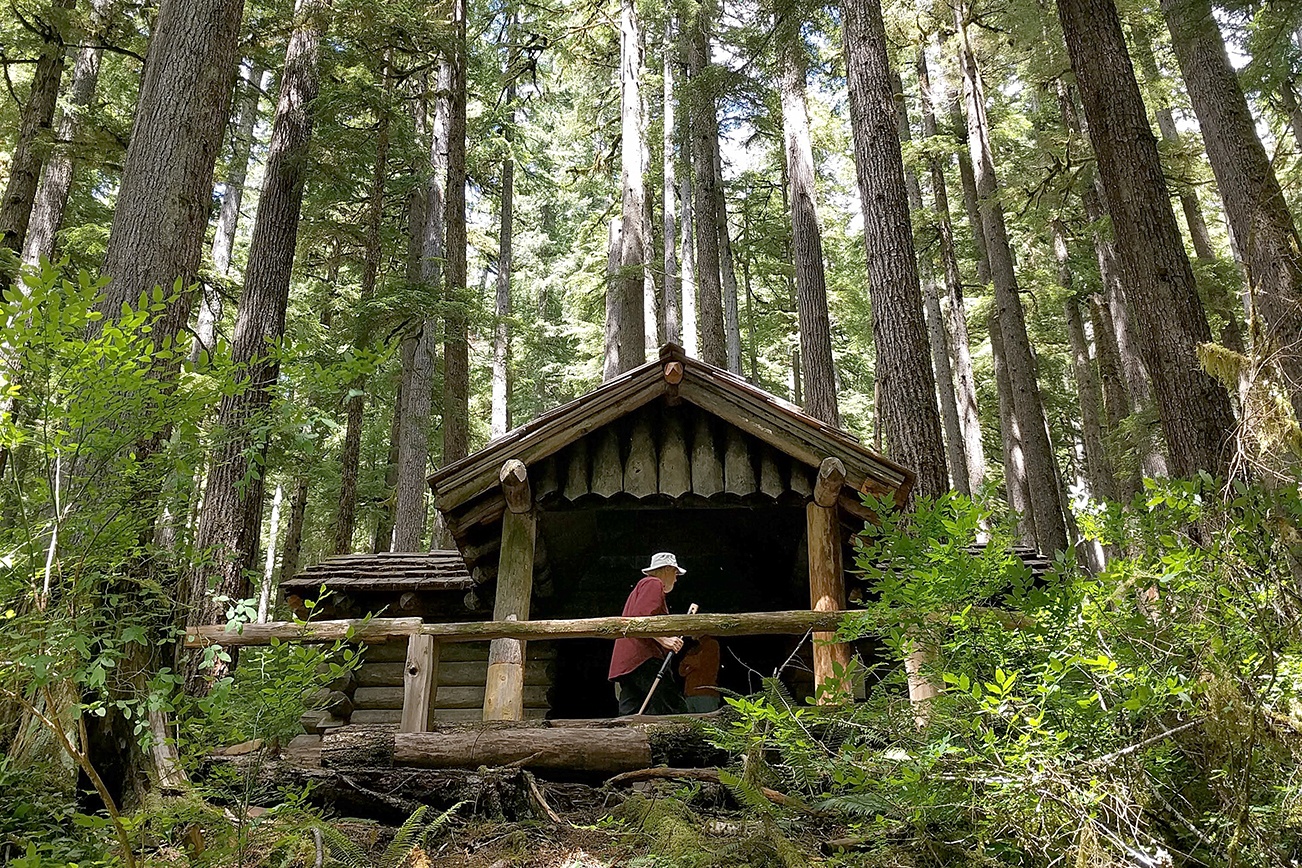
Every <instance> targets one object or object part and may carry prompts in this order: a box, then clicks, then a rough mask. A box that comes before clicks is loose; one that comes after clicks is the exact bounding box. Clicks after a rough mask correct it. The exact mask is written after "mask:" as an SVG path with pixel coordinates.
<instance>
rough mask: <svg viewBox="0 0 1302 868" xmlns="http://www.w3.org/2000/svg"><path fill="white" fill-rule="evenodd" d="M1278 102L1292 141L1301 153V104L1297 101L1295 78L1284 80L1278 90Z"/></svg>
mask: <svg viewBox="0 0 1302 868" xmlns="http://www.w3.org/2000/svg"><path fill="white" fill-rule="evenodd" d="M1279 102H1280V107H1281V108H1283V109H1284V113H1285V114H1286V115H1287V116H1288V126H1289V129H1290V130H1292V131H1293V141H1294V143H1296V144H1297V149H1298V151H1299V152H1302V102H1299V101H1298V97H1297V79H1296V78H1288V79H1285V80H1284V83H1283V85H1281V86H1280V89H1279Z"/></svg>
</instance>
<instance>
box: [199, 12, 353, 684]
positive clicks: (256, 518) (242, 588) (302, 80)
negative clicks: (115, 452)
mask: <svg viewBox="0 0 1302 868" xmlns="http://www.w3.org/2000/svg"><path fill="white" fill-rule="evenodd" d="M328 10H329V6H328V3H327V2H326V0H298V3H297V4H296V8H295V17H296V19H297V26H296V27H295V29H294V32H293V35H292V36H291V37H290V40H289V47H288V49H287V50H286V52H285V72H284V75H282V77H281V84H280V99H279V102H278V103H277V106H276V120H275V124H274V126H273V128H272V133H271V144H270V146H269V147H268V149H267V166H266V171H265V172H264V174H263V182H262V194H261V196H260V197H259V199H258V213H257V217H256V219H255V221H254V224H253V239H252V241H251V243H250V247H249V267H248V269H247V271H246V274H245V278H244V291H243V293H242V294H241V296H240V306H239V313H238V315H237V317H236V321H235V335H234V339H233V340H232V342H231V361H232V363H233V364H234V365H235V366H236V369H237V370H238V371H239V372H240V373H241V375H242V376H243V377H245V378H246V380H245V383H246V385H245V387H244V388H242V389H241V390H239V391H237V392H235V393H233V394H228V395H226V396H224V397H223V398H222V401H221V405H220V406H219V408H218V411H217V428H218V430H219V431H221V432H222V438H221V440H220V441H219V442H218V445H217V448H216V451H215V455H214V456H213V460H212V469H211V470H210V472H209V474H208V483H207V487H206V488H205V490H204V500H203V512H202V514H201V515H200V518H199V528H198V533H197V536H196V539H195V547H196V549H197V550H198V551H200V552H211V554H212V556H213V560H212V566H211V567H208V566H206V565H205V567H203V568H200V569H198V570H196V571H195V572H194V573H193V574H192V577H191V580H190V591H189V597H188V600H186V602H188V603H189V606H190V610H189V612H188V617H187V623H188V624H189V625H191V626H193V625H197V624H217V623H221V622H222V621H224V619H225V604H224V603H222V602H217V601H216V600H215V599H214V597H219V596H221V597H225V598H227V599H234V600H241V599H244V598H246V597H248V596H249V591H250V588H249V581H248V574H249V573H250V572H251V571H252V570H253V568H254V563H255V560H256V558H257V555H258V548H259V547H258V541H259V537H260V535H261V530H262V500H263V489H264V485H265V477H264V473H263V468H264V467H265V466H266V465H265V461H264V460H263V459H265V457H266V454H267V446H268V440H267V437H268V434H269V432H270V430H271V428H272V426H271V425H270V424H269V422H270V418H269V417H270V413H271V405H272V396H273V390H274V388H275V385H276V381H277V379H278V377H279V374H280V362H279V359H278V358H277V355H276V353H274V352H268V350H269V348H273V347H275V346H276V345H277V344H278V342H279V341H280V340H281V338H282V337H283V336H284V333H285V309H286V305H287V303H288V301H289V286H290V277H291V276H292V274H293V267H294V249H295V245H296V243H297V240H298V220H299V210H300V208H301V207H302V204H303V185H304V181H305V179H306V169H307V167H308V165H309V163H308V152H309V148H310V145H311V140H312V120H313V118H312V101H313V100H314V99H315V98H316V95H317V90H318V78H317V48H318V45H319V43H320V38H321V32H322V29H323V28H324V26H325V21H326V16H327V15H328V14H329V13H328ZM269 345H270V347H269ZM187 689H188V690H189V691H190V692H191V693H192V694H197V693H201V692H203V691H204V690H205V689H206V688H205V683H204V679H201V678H198V677H197V673H196V672H195V671H194V670H191V673H190V677H189V679H188V680H187Z"/></svg>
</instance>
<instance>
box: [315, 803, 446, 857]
mask: <svg viewBox="0 0 1302 868" xmlns="http://www.w3.org/2000/svg"><path fill="white" fill-rule="evenodd" d="M464 804H465V802H457V803H456V804H455V805H453V806H452V807H450V808H448V809H447V810H446V811H444V812H443V813H441V814H439V815H438V816H437V817H435V818H434V819H433V820H430V821H429V822H428V823H426V822H425V815H426V814H428V813H429V806H428V805H421V806H420V807H419V808H417V809H416V810H415V811H414V812H412V815H411V816H410V817H408V818H407V819H406V820H405V821H404V822H403V824H402V825H401V826H400V827H398V831H397V832H396V833H394V836H393V840H392V841H390V842H389V846H387V847H385V848H384V852H383V853H381V854H380V857H379V858H378V859H373V858H372V857H371V856H370V854H368V853H367V852H366V851H365V850H363V849H362V848H361V847H360V846H359V845H358V844H357V843H356V842H355V841H353V840H352V839H351V838H349V837H348V836H347V835H344V834H343V833H342V832H340V831H339V830H338V829H336V828H334V827H333V826H331V825H329V824H328V823H322V824H320V826H319V828H320V830H321V836H322V837H323V838H324V839H325V843H326V849H327V850H328V851H329V853H330V858H331V860H332V861H333V862H335V863H336V864H338V865H340V866H342V868H405V866H407V865H408V863H409V862H410V861H411V859H412V857H413V855H414V854H415V853H416V851H417V850H418V849H419V848H420V846H421V845H422V844H423V843H424V842H425V839H426V838H428V837H429V836H430V835H432V834H433V833H434V832H436V831H438V830H439V829H441V828H442V827H443V826H444V825H446V824H447V822H448V820H450V819H451V818H452V815H453V814H455V813H456V812H457V811H458V810H459V809H460V808H461V806H462V805H464Z"/></svg>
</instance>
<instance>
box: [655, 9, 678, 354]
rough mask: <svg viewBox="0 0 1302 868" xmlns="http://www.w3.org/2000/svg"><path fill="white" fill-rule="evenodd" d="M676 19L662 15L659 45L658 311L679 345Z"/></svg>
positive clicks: (670, 339) (668, 336)
mask: <svg viewBox="0 0 1302 868" xmlns="http://www.w3.org/2000/svg"><path fill="white" fill-rule="evenodd" d="M676 20H677V19H676V17H675V16H673V15H666V16H665V30H664V35H663V39H662V42H661V49H660V55H661V61H662V64H663V66H662V69H663V78H664V97H663V103H662V105H663V108H662V109H661V112H662V114H661V117H662V120H663V122H664V123H663V129H664V134H663V136H662V138H661V157H662V165H663V170H662V172H661V177H662V178H663V181H664V186H663V192H662V194H661V203H662V204H661V211H662V212H663V213H662V217H661V219H662V221H663V226H662V230H661V234H662V236H663V237H664V269H665V277H664V301H663V304H661V307H660V310H661V313H662V315H663V321H664V329H665V340H666V341H668V342H669V343H671V344H679V345H681V344H682V342H683V317H682V304H681V302H680V299H681V298H682V296H683V284H682V279H681V277H680V276H679V273H678V199H677V196H678V181H677V177H676V169H677V160H676V159H675V156H674V150H675V148H674V133H675V131H676V130H677V129H678V127H677V123H676V120H675V110H676V108H677V97H676V95H675V93H674V67H675V66H676V65H677V63H678V59H677V50H676V46H677V45H678V40H677V39H676V37H675V36H674V25H675V22H676Z"/></svg>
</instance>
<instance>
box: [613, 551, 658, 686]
mask: <svg viewBox="0 0 1302 868" xmlns="http://www.w3.org/2000/svg"><path fill="white" fill-rule="evenodd" d="M622 614H623V616H624V617H625V618H634V617H641V616H644V615H668V614H669V608H668V607H667V606H666V605H665V586H664V583H663V582H661V581H660V580H659V579H657V578H656V577H655V576H647V577H646V578H644V579H643V580H642V581H640V582H638V583H637V586H636V587H634V588H633V593H631V594H629V595H628V600H627V601H626V602H625V603H624V611H623V613H622ZM664 656H665V649H664V648H662V647H660V643H659V642H657V641H655V640H654V639H616V640H615V650H614V652H613V653H612V654H611V655H610V674H609V675H608V676H607V677H608V678H609V679H610V680H611V681H614V680H615V679H616V678H619V677H620V676H621V675H627V674H628V673H630V672H632V671H633V670H634V669H636V668H637V667H639V666H641V665H642V664H643V663H645V662H646V661H648V660H651V659H653V658H654V659H656V660H662V659H664Z"/></svg>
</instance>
